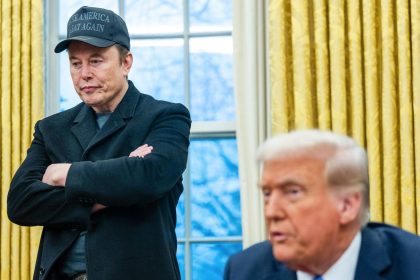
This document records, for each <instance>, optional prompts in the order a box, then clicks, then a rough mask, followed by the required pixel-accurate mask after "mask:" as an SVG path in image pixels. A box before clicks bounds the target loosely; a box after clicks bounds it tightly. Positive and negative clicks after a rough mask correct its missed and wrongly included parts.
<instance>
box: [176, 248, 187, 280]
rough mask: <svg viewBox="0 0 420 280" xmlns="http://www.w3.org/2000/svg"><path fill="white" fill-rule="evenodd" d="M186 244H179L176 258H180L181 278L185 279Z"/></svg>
mask: <svg viewBox="0 0 420 280" xmlns="http://www.w3.org/2000/svg"><path fill="white" fill-rule="evenodd" d="M184 248H185V245H184V244H178V249H177V251H176V258H177V260H178V265H179V270H180V272H181V279H185V251H184Z"/></svg>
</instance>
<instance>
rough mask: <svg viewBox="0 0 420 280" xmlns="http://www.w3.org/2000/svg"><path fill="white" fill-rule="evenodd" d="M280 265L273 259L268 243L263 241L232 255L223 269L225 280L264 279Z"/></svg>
mask: <svg viewBox="0 0 420 280" xmlns="http://www.w3.org/2000/svg"><path fill="white" fill-rule="evenodd" d="M281 265H282V264H281V263H279V262H277V261H276V260H275V259H274V256H273V253H272V247H271V244H270V242H268V241H264V242H261V243H257V244H255V245H252V246H251V247H249V248H247V249H245V250H243V251H242V252H239V253H236V254H234V255H232V256H231V257H230V258H229V260H228V262H227V264H226V267H225V279H231V280H248V279H249V280H251V279H252V280H255V279H264V278H265V277H266V276H267V275H270V274H272V273H274V272H275V271H277V270H278V269H279V267H280V266H281Z"/></svg>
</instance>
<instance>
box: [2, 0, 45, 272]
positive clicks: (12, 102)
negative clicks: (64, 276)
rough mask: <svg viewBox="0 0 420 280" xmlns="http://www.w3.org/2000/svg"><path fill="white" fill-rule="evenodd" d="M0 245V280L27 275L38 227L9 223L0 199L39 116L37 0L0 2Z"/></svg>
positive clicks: (39, 0) (40, 81)
mask: <svg viewBox="0 0 420 280" xmlns="http://www.w3.org/2000/svg"><path fill="white" fill-rule="evenodd" d="M0 6H1V12H0V23H1V33H0V41H1V43H0V53H1V62H0V67H1V78H0V88H1V89H0V92H1V100H0V103H1V104H0V119H1V127H0V129H1V146H0V147H1V148H0V149H1V151H0V152H1V202H0V206H1V216H0V222H1V235H0V239H1V250H0V257H1V261H0V278H1V279H2V280H9V279H13V280H14V279H16V280H25V279H32V273H33V268H34V266H35V258H36V253H37V248H38V242H39V235H40V228H37V227H36V228H27V227H20V226H17V225H14V224H11V223H10V221H9V220H8V217H7V211H6V207H7V205H6V201H7V193H8V190H9V187H10V181H11V179H12V176H13V174H14V172H15V171H16V169H17V168H18V166H19V164H20V163H21V162H22V160H23V159H24V157H25V155H26V150H27V148H28V147H29V144H30V141H31V138H32V132H33V127H34V124H35V122H36V121H37V120H39V119H40V118H42V117H43V115H44V85H43V50H42V47H43V46H42V42H43V32H42V28H43V27H42V22H43V1H42V0H31V1H25V0H12V1H4V0H3V1H0Z"/></svg>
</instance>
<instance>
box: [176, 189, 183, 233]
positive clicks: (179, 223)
mask: <svg viewBox="0 0 420 280" xmlns="http://www.w3.org/2000/svg"><path fill="white" fill-rule="evenodd" d="M185 187H186V186H185V185H184V188H185ZM175 232H176V236H177V238H182V237H185V199H184V193H183V194H182V195H181V197H180V198H179V202H178V206H177V207H176V229H175Z"/></svg>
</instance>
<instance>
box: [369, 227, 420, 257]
mask: <svg viewBox="0 0 420 280" xmlns="http://www.w3.org/2000/svg"><path fill="white" fill-rule="evenodd" d="M366 230H369V231H372V232H374V233H376V234H377V235H378V236H379V238H380V239H381V240H382V241H383V242H384V243H386V244H387V245H388V246H389V247H390V248H392V250H393V251H394V252H404V253H407V254H409V253H411V252H413V253H414V252H415V253H416V254H419V252H420V237H419V236H417V235H415V234H413V233H411V232H408V231H405V230H403V229H401V228H398V227H395V226H392V225H388V224H383V223H369V224H368V225H367V227H366Z"/></svg>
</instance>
